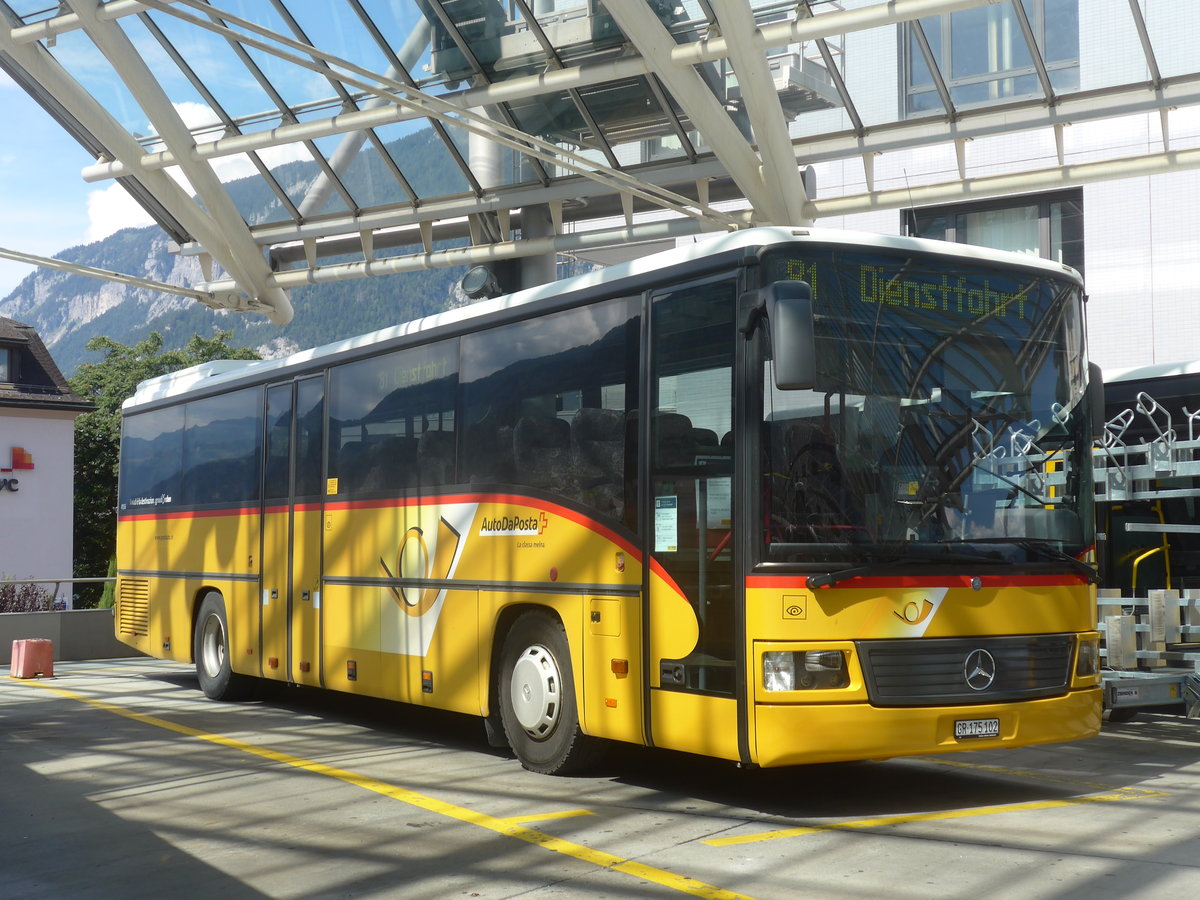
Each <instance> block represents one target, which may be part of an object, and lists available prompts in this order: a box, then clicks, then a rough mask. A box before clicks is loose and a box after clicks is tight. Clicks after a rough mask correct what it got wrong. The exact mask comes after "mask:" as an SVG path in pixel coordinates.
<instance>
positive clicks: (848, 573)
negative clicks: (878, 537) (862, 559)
mask: <svg viewBox="0 0 1200 900" xmlns="http://www.w3.org/2000/svg"><path fill="white" fill-rule="evenodd" d="M928 562H935V563H958V564H960V565H978V564H981V563H982V564H984V565H996V564H1000V563H1005V562H1008V560H1006V559H1004V558H1003V557H1001V556H1000V555H999V554H989V555H987V556H981V555H979V554H975V553H956V552H953V551H950V550H932V551H931V550H924V551H921V550H915V549H914V550H911V551H909V552H906V553H898V554H895V555H893V556H885V557H880V558H879V559H877V560H875V561H873V562H871V563H868V564H866V565H861V566H852V567H851V568H849V569H839V570H838V571H836V572H819V573H817V574H816V575H809V576H808V577H807V578H805V579H804V584H805V586H806V587H807V588H808V589H809V590H813V589H815V588H820V587H832V586H833V585H835V584H837V583H839V582H842V581H847V580H849V579H851V578H857V577H858V576H860V575H871V574H874V573H876V572H879V571H881V570H884V569H887V568H889V567H891V566H895V565H912V564H914V563H928Z"/></svg>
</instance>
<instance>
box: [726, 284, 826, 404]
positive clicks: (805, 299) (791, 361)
mask: <svg viewBox="0 0 1200 900" xmlns="http://www.w3.org/2000/svg"><path fill="white" fill-rule="evenodd" d="M748 299H749V300H750V302H749V303H748V304H746V305H745V306H744V307H743V308H744V309H746V312H747V314H748V315H747V318H746V319H745V321H744V323H743V325H742V331H743V332H744V333H745V334H747V335H748V334H751V333H752V332H753V331H754V328H755V327H756V326H757V325H758V324H760V321H761V319H763V318H764V317H765V318H766V320H767V327H768V328H770V329H771V355H772V357H773V358H774V363H775V365H774V369H775V387H777V388H779V390H781V391H804V390H810V389H811V388H812V386H813V385H814V384H815V383H816V380H817V353H816V338H815V337H814V336H813V311H812V288H811V287H809V286H808V285H807V284H806V283H805V282H803V281H777V282H775V283H774V284H769V285H767V286H766V287H764V288H761V289H760V290H758V291H756V292H755V295H752V296H751V297H750V298H748Z"/></svg>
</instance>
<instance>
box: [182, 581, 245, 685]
mask: <svg viewBox="0 0 1200 900" xmlns="http://www.w3.org/2000/svg"><path fill="white" fill-rule="evenodd" d="M192 649H193V651H194V657H195V660H196V675H197V676H199V678H200V690H202V691H204V696H206V697H208V698H209V699H211V700H242V699H244V698H245V697H247V696H249V694H250V689H251V687H252V685H253V682H252V681H251V680H250V679H249V678H247V677H246V676H245V675H236V674H234V671H233V667H232V665H231V663H230V657H229V619H228V618H227V617H226V615H225V600H224V598H223V597H222V596H221V595H220V594H218V593H217V592H216V591H209V592H208V593H207V594H205V595H204V599H203V600H202V601H201V602H200V614H199V615H198V616H196V632H195V635H194V637H193V646H192Z"/></svg>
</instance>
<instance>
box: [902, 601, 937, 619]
mask: <svg viewBox="0 0 1200 900" xmlns="http://www.w3.org/2000/svg"><path fill="white" fill-rule="evenodd" d="M931 612H933V604H932V603H930V602H929V601H928V600H922V601H921V602H920V603H918V602H917V601H916V600H909V601H908V602H907V603H905V604H904V608H903V609H901V610H892V615H893V616H895V617H896V618H897V619H899V620H900V621H902V622H904V623H906V624H908V625H920V624H921V623H922V622H924V621H925V620H926V619H928V618H929V614H930V613H931Z"/></svg>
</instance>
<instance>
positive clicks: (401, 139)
mask: <svg viewBox="0 0 1200 900" xmlns="http://www.w3.org/2000/svg"><path fill="white" fill-rule="evenodd" d="M1166 5H1169V4H1165V3H1163V2H1159V3H1157V4H1155V3H1154V0H1013V2H1008V0H1004V2H995V0H991V2H988V0H888V2H884V0H839V2H835V0H799V2H796V0H792V2H772V0H749V2H747V0H322V2H310V0H217V2H211V3H210V2H205V0H140V2H138V0H108V2H97V0H63V2H61V3H57V4H55V3H51V2H50V0H8V2H7V3H5V2H3V0H0V11H3V12H4V13H5V15H6V24H4V25H0V68H3V69H4V70H5V71H7V72H8V73H9V74H10V75H11V76H12V77H13V78H14V79H15V80H16V81H17V82H18V83H19V84H20V85H21V86H22V87H24V88H25V90H27V91H28V92H29V93H30V94H32V95H33V96H34V97H35V98H36V99H37V100H38V101H39V102H40V103H41V104H42V105H43V106H44V107H45V108H46V109H47V110H49V111H50V112H51V114H53V115H54V116H55V117H56V118H57V120H58V121H59V122H60V123H61V124H62V125H63V127H64V128H65V129H66V130H67V131H68V132H70V133H71V134H72V135H73V136H74V137H75V138H76V139H77V140H79V141H80V142H81V143H82V144H83V145H84V147H86V148H87V149H88V151H89V152H91V153H92V154H93V155H94V156H95V157H96V163H95V165H93V166H91V167H89V168H88V169H86V170H85V171H84V173H83V177H84V178H85V179H86V180H89V181H106V180H110V179H118V180H120V182H121V183H122V184H123V185H124V186H125V187H126V188H127V189H128V190H129V191H130V192H131V193H132V194H133V196H134V197H135V198H136V199H137V200H138V201H139V202H140V203H141V204H142V205H143V206H144V207H145V208H146V210H147V211H148V212H149V213H150V215H151V216H152V217H153V218H154V219H155V220H156V221H157V222H158V223H159V224H160V225H161V227H162V228H163V229H164V230H165V231H166V232H167V233H168V234H169V235H170V236H171V238H172V239H173V240H174V241H175V242H177V243H178V245H179V247H180V250H181V252H183V253H190V254H195V255H197V256H199V257H201V260H202V261H203V262H204V263H205V265H206V277H207V278H208V279H209V280H208V281H206V282H204V283H202V284H199V285H196V286H194V290H193V293H192V295H193V296H195V297H196V299H198V300H200V301H201V302H204V303H207V304H208V305H211V306H215V307H229V308H234V309H243V310H250V311H257V312H261V313H264V314H266V315H268V316H269V317H270V318H272V319H273V320H274V321H277V322H285V321H287V320H288V319H289V318H290V317H291V315H292V310H291V305H290V302H289V300H288V295H287V291H288V289H289V288H291V287H295V286H299V285H302V284H308V283H312V282H319V281H332V280H342V279H352V278H360V277H367V276H370V275H376V274H392V273H398V272H404V271H411V270H414V269H418V268H425V267H431V266H441V265H461V264H466V263H476V262H493V263H494V262H496V261H499V260H504V259H514V258H518V257H525V256H541V257H545V256H547V255H549V256H550V258H551V259H552V258H553V254H555V253H587V252H589V251H600V250H602V249H603V248H606V247H615V246H623V245H628V244H631V243H638V242H646V241H662V240H668V239H673V238H677V237H682V236H686V235H691V234H697V233H700V232H705V231H714V230H724V229H731V228H738V227H743V226H745V225H748V224H764V223H776V224H794V225H801V224H807V223H810V222H812V221H814V220H817V219H821V218H827V217H840V216H845V215H849V214H853V213H857V212H865V211H871V210H879V209H889V208H895V209H898V208H902V207H906V206H909V205H913V204H919V203H921V202H941V203H944V202H947V201H951V200H953V199H956V198H957V197H964V196H966V195H967V192H968V190H969V195H970V196H971V197H976V198H977V197H982V196H988V195H989V194H1000V193H1017V192H1020V191H1022V190H1032V189H1035V188H1037V187H1039V186H1042V187H1044V186H1047V185H1050V184H1052V185H1053V186H1064V185H1067V184H1077V183H1082V182H1084V181H1088V180H1096V179H1101V178H1111V177H1120V176H1119V174H1114V172H1116V171H1117V170H1118V169H1119V171H1120V172H1125V173H1126V175H1125V176H1124V177H1128V175H1129V174H1136V173H1137V171H1139V170H1142V169H1144V170H1146V171H1154V170H1155V168H1154V167H1156V166H1159V167H1161V166H1163V165H1164V164H1167V162H1168V160H1167V159H1166V157H1167V155H1170V157H1171V159H1170V161H1169V162H1170V164H1172V165H1175V166H1179V165H1195V161H1192V160H1191V159H1190V158H1185V157H1181V156H1180V155H1179V151H1180V150H1182V149H1188V148H1190V147H1191V146H1194V145H1195V143H1196V142H1197V138H1196V135H1197V129H1196V128H1194V127H1190V128H1188V127H1184V128H1181V127H1178V126H1176V127H1174V128H1173V129H1172V124H1173V123H1172V118H1173V117H1176V118H1179V119H1182V116H1181V114H1180V113H1179V110H1181V109H1183V110H1187V108H1188V107H1193V108H1194V107H1195V106H1196V105H1197V104H1198V103H1200V40H1196V37H1197V35H1195V34H1191V35H1190V36H1189V35H1188V34H1187V33H1186V31H1187V30H1186V29H1182V30H1181V29H1179V28H1178V26H1177V23H1174V22H1173V21H1172V17H1171V16H1170V15H1167V14H1165V10H1164V7H1165V6H1166ZM1099 6H1104V7H1105V8H1106V10H1107V12H1106V14H1105V16H1104V17H1103V23H1104V27H1105V34H1104V39H1105V40H1106V41H1108V42H1109V43H1108V53H1107V58H1108V59H1109V60H1110V62H1111V64H1110V65H1107V66H1104V67H1099V69H1098V70H1097V71H1091V68H1095V67H1089V66H1087V65H1085V64H1082V63H1081V59H1080V57H1081V54H1080V46H1079V44H1080V41H1079V34H1080V33H1081V29H1083V28H1084V27H1085V25H1086V27H1089V28H1090V27H1093V24H1094V21H1093V20H1092V19H1089V21H1088V22H1087V23H1081V21H1080V8H1084V7H1099ZM1154 11H1157V13H1158V14H1157V15H1156V16H1152V15H1150V13H1151V12H1154ZM1152 110H1160V111H1161V117H1162V126H1163V135H1162V139H1161V140H1160V141H1159V142H1158V146H1148V145H1144V146H1142V147H1140V148H1131V147H1124V148H1120V147H1118V148H1116V149H1114V150H1113V151H1112V152H1111V153H1110V154H1109V158H1108V159H1096V160H1093V161H1091V162H1089V163H1088V164H1087V165H1080V166H1075V165H1072V166H1067V165H1064V162H1065V160H1064V156H1063V152H1064V151H1063V140H1064V139H1063V129H1064V128H1065V126H1067V125H1069V124H1077V123H1084V122H1094V121H1107V120H1112V119H1116V118H1118V117H1120V116H1123V115H1132V114H1135V113H1138V114H1143V115H1144V114H1145V112H1146V111H1152ZM1188 121H1190V120H1188ZM1023 132H1027V133H1029V134H1031V135H1038V136H1039V137H1038V140H1045V141H1047V142H1048V143H1047V146H1049V147H1050V148H1051V150H1050V151H1049V158H1039V157H1037V156H1030V157H1028V158H1026V159H1024V160H1023V161H1019V162H1016V163H1014V165H1013V166H1012V171H1011V172H1009V173H1006V174H1007V179H1006V180H997V181H996V183H995V184H983V183H974V184H968V183H967V180H966V178H965V175H966V171H967V170H966V157H967V155H968V153H969V152H972V151H968V149H967V143H968V142H970V141H981V142H983V141H987V140H988V139H990V138H994V137H997V136H1003V135H1011V134H1014V133H1023ZM921 147H927V148H929V153H927V154H923V155H922V156H921V157H920V158H921V159H926V158H927V161H928V162H927V165H926V166H925V167H924V170H922V169H921V167H920V166H914V165H913V162H912V158H911V156H910V157H908V158H907V161H906V163H905V171H904V177H903V181H902V182H901V181H897V179H896V178H895V177H886V176H885V174H884V169H885V168H886V165H887V160H888V158H889V155H890V154H895V153H898V152H901V151H906V150H911V149H912V148H921ZM1056 156H1057V158H1055V157H1056ZM947 160H949V162H947ZM834 161H844V163H845V165H846V167H847V170H848V171H849V172H850V173H851V174H850V176H848V177H846V178H845V179H843V180H842V182H841V184H838V185H835V186H834V187H833V188H832V189H829V190H825V191H824V192H823V193H817V192H816V191H815V187H814V184H813V183H812V181H811V180H806V179H805V177H804V170H805V168H806V167H807V166H810V165H813V164H819V163H828V162H834ZM1118 162H1119V164H1120V166H1118V165H1117V164H1118ZM1121 167H1123V168H1121ZM1139 167H1140V169H1139ZM894 174H895V173H892V175H893V176H894ZM213 262H215V264H216V265H215V266H212V265H211V263H213Z"/></svg>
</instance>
